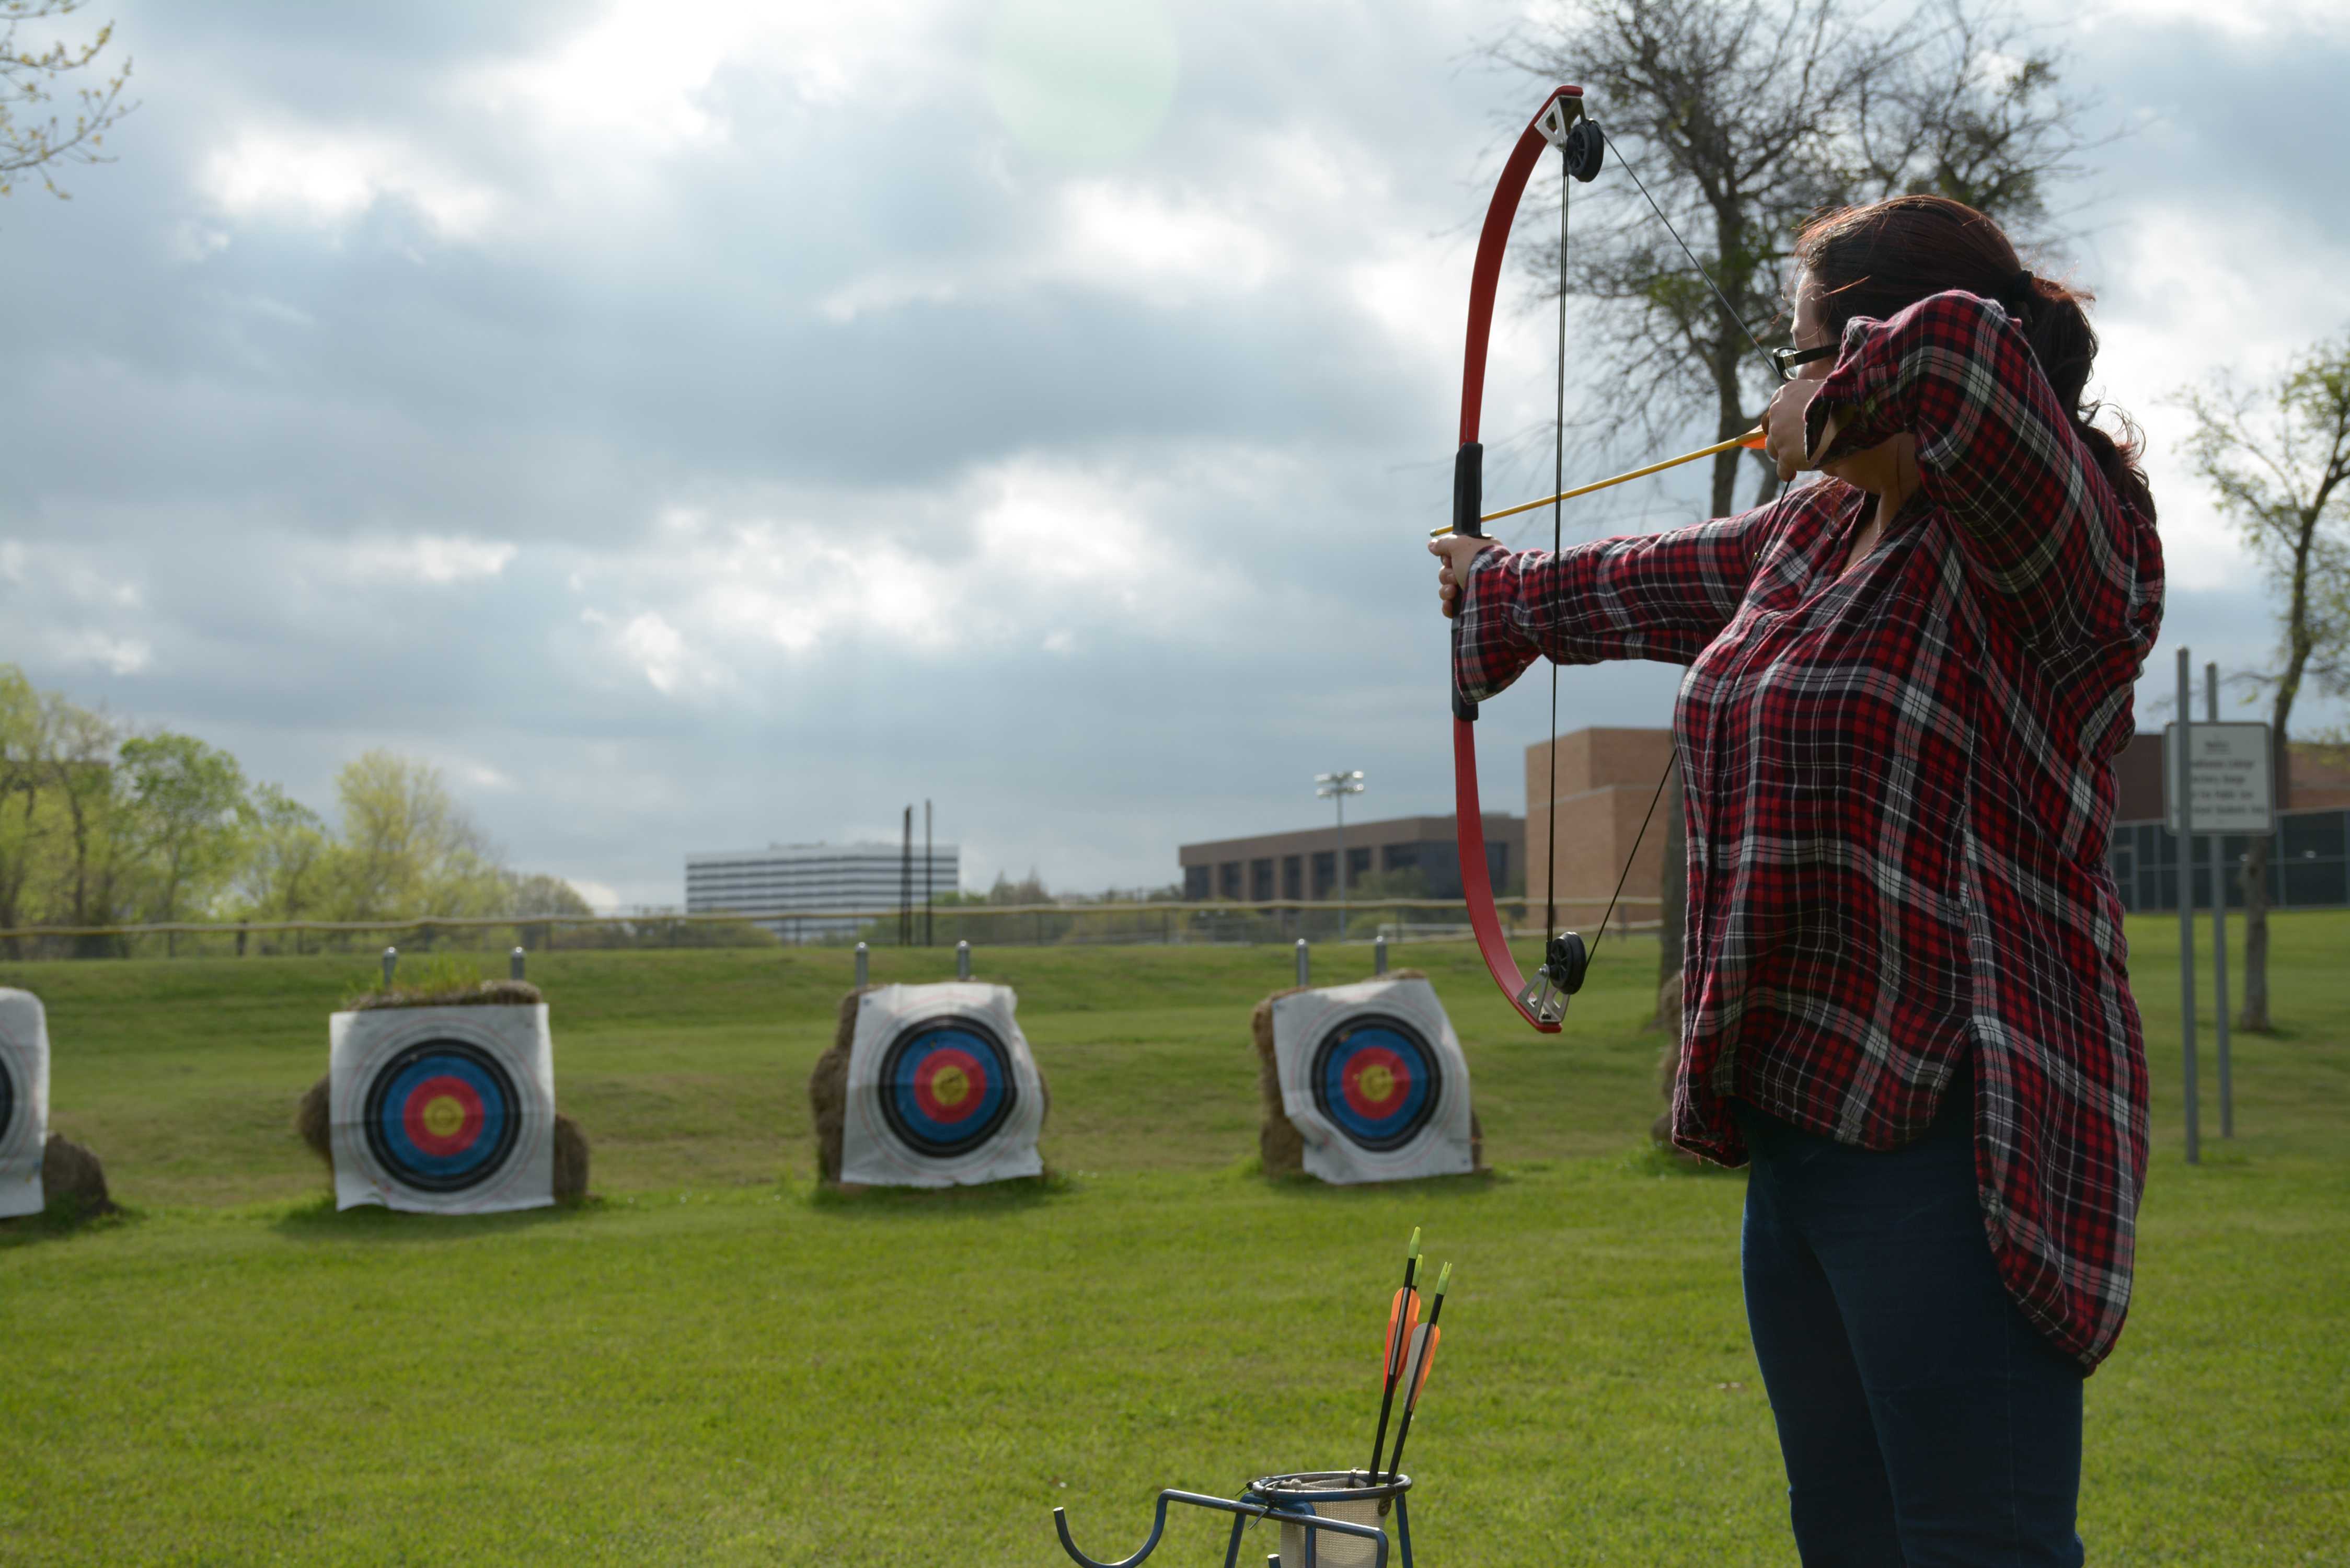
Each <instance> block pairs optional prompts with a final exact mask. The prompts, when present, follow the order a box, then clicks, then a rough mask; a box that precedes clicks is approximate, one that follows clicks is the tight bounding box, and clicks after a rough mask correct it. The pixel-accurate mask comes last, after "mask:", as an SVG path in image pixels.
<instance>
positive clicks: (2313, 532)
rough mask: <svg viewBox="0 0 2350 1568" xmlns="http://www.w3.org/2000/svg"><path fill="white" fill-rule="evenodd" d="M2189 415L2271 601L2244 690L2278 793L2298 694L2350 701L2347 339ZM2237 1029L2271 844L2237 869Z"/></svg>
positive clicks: (2224, 380)
mask: <svg viewBox="0 0 2350 1568" xmlns="http://www.w3.org/2000/svg"><path fill="white" fill-rule="evenodd" d="M2180 401H2181V402H2182V403H2183V404H2184V405H2185V406H2186V408H2187V410H2188V411H2189V413H2190V414H2191V415H2193V416H2194V420H2195V434H2194V436H2193V437H2192V438H2191V440H2190V441H2189V445H2188V452H2189V455H2190V456H2191V458H2192V459H2193V461H2194V463H2195V468H2196V472H2199V473H2200V474H2201V475H2202V476H2203V478H2204V480H2205V481H2206V482H2207V483H2210V486H2211V488H2212V489H2213V490H2215V491H2217V492H2218V493H2219V497H2220V511H2221V512H2223V513H2224V514H2227V516H2228V517H2229V518H2230V521H2232V522H2233V523H2234V524H2235V525H2236V531H2237V533H2238V535H2240V536H2241V538H2242V539H2243V541H2244V544H2245V545H2246V546H2247V547H2249V548H2250V549H2251V552H2252V554H2253V556H2255V557H2256V558H2258V560H2259V561H2260V563H2261V566H2262V570H2263V571H2265V572H2266V574H2267V576H2268V579H2269V583H2270V586H2271V587H2272V588H2273V589H2274V590H2275V592H2276V594H2277V596H2278V600H2279V603H2278V607H2277V633H2278V637H2277V641H2278V649H2277V662H2276V665H2275V667H2274V668H2273V669H2272V670H2264V671H2261V672H2259V673H2257V674H2255V675H2253V676H2252V677H2251V681H2252V683H2253V684H2254V685H2255V686H2256V687H2260V688H2265V689H2266V690H2267V691H2268V692H2269V693H2270V708H2269V737H2270V742H2271V743H2272V745H2273V746H2274V748H2275V751H2274V754H2273V766H2274V770H2275V775H2276V777H2277V779H2278V781H2279V782H2280V783H2282V781H2283V780H2284V778H2285V776H2286V774H2285V767H2286V761H2287V757H2288V755H2289V753H2287V751H2286V749H2285V737H2286V734H2287V732H2288V726H2289V725H2290V724H2291V723H2292V722H2293V703H2294V701H2296V700H2297V699H2298V698H2299V697H2300V695H2301V692H2302V689H2303V686H2305V685H2313V684H2314V685H2315V686H2316V687H2317V688H2318V689H2319V690H2321V691H2326V692H2328V693H2330V694H2333V695H2343V694H2350V333H2345V334H2344V335H2343V336H2342V337H2336V338H2334V339H2333V340H2332V341H2330V342H2324V343H2320V344H2318V345H2317V346H2315V347H2314V348H2311V349H2310V350H2309V351H2308V352H2306V353H2305V354H2303V355H2302V356H2301V357H2300V358H2298V359H2296V360H2294V361H2293V363H2292V364H2291V365H2289V366H2288V367H2286V369H2285V370H2284V372H2283V374H2282V375H2281V376H2279V377H2278V378H2277V379H2275V380H2273V381H2272V382H2269V383H2267V384H2265V385H2262V386H2257V387H2246V386H2244V385H2242V384H2241V383H2240V382H2238V381H2236V380H2234V379H2231V378H2229V377H2225V376H2222V377H2220V379H2219V380H2218V381H2217V382H2216V383H2215V384H2214V385H2213V386H2212V387H2210V388H2209V389H2195V390H2190V391H2188V392H2186V393H2183V394H2181V397H2180ZM2243 896H2244V1009H2243V1015H2242V1026H2243V1027H2244V1028H2246V1029H2266V1028H2268V1027H2269V976H2268V959H2269V920H2268V911H2269V845H2268V841H2267V840H2266V839H2261V840H2258V841H2256V842H2255V843H2254V844H2253V846H2252V849H2251V854H2250V855H2249V856H2248V857H2246V859H2245V863H2244V869H2243Z"/></svg>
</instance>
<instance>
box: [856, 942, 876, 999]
mask: <svg viewBox="0 0 2350 1568" xmlns="http://www.w3.org/2000/svg"><path fill="white" fill-rule="evenodd" d="M872 973H873V955H872V954H871V953H869V952H867V951H866V950H865V944H864V943H863V942H859V943H858V944H857V989H858V990H859V991H862V990H864V989H865V987H866V984H867V982H868V980H869V979H870V977H871V975H872Z"/></svg>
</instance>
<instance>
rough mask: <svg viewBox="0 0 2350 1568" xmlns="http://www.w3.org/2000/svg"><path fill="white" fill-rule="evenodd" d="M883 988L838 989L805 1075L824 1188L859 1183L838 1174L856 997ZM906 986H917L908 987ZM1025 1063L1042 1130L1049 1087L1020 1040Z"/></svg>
mask: <svg viewBox="0 0 2350 1568" xmlns="http://www.w3.org/2000/svg"><path fill="white" fill-rule="evenodd" d="M885 989H889V988H886V987H883V986H878V985H866V986H858V987H853V988H851V989H850V990H849V991H847V992H845V993H843V995H842V996H841V999H840V1010H839V1012H838V1013H837V1015H836V1016H835V1018H834V1021H833V1030H832V1044H830V1045H828V1046H827V1047H826V1048H825V1052H824V1054H822V1055H821V1056H818V1057H817V1058H816V1066H815V1067H814V1068H813V1069H811V1070H810V1072H809V1074H808V1090H807V1092H808V1117H809V1120H810V1122H811V1123H812V1124H813V1125H814V1127H815V1131H816V1177H817V1179H819V1180H820V1181H821V1182H823V1184H824V1185H825V1186H827V1187H830V1188H835V1189H839V1190H842V1191H856V1190H859V1189H862V1187H863V1186H864V1185H865V1184H864V1183H861V1182H847V1183H844V1182H843V1181H842V1180H841V1179H840V1171H841V1165H842V1161H843V1158H844V1148H845V1146H846V1144H847V1129H848V1114H849V1105H848V1099H849V1089H848V1081H849V1067H850V1064H851V1060H852V1058H853V1057H854V1055H855V1054H856V1047H857V1029H858V1019H859V1017H860V1015H861V1009H860V1006H859V1003H860V1000H861V999H862V998H863V997H865V996H866V995H867V994H868V993H869V992H879V991H882V990H885ZM907 989H909V990H914V989H920V988H907ZM1021 1055H1022V1058H1023V1062H1024V1067H1025V1068H1026V1069H1027V1070H1030V1071H1033V1072H1034V1073H1035V1085H1036V1094H1037V1098H1038V1101H1039V1108H1038V1114H1037V1118H1036V1130H1037V1132H1038V1133H1039V1134H1041V1133H1042V1132H1043V1130H1044V1127H1045V1122H1046V1121H1047V1120H1049V1119H1050V1117H1051V1116H1052V1111H1053V1089H1052V1085H1050V1084H1049V1083H1047V1082H1046V1081H1045V1072H1044V1069H1043V1068H1041V1067H1037V1066H1036V1065H1035V1062H1034V1060H1033V1059H1031V1058H1028V1057H1027V1054H1026V1052H1025V1049H1024V1046H1023V1049H1022V1051H1021Z"/></svg>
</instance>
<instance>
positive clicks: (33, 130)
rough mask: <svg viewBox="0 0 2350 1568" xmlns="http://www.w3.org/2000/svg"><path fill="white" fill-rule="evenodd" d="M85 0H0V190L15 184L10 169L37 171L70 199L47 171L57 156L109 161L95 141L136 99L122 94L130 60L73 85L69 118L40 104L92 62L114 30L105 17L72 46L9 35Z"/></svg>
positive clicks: (101, 139)
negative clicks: (40, 44) (36, 43)
mask: <svg viewBox="0 0 2350 1568" xmlns="http://www.w3.org/2000/svg"><path fill="white" fill-rule="evenodd" d="M84 4H85V0H0V196H5V195H7V194H8V193H9V192H11V191H12V190H14V189H15V188H16V176H17V175H19V174H22V173H25V172H26V171H38V172H39V174H40V176H41V183H42V184H43V185H44V186H46V187H47V189H48V192H49V194H51V195H52V196H56V197H57V198H58V199H59V200H61V201H62V200H70V197H69V196H68V194H67V192H65V191H63V190H61V189H59V188H58V186H57V181H56V180H55V179H54V178H53V177H52V171H53V169H54V168H55V166H56V165H57V164H59V163H110V162H112V161H113V160H112V159H110V158H107V157H105V156H103V155H101V154H100V153H99V148H101V147H103V146H104V145H105V144H106V132H107V129H108V127H109V126H111V125H113V124H114V122H115V121H116V120H119V119H121V118H122V117H123V116H124V115H126V114H129V113H130V111H131V110H132V109H136V108H137V107H138V106H137V105H136V104H128V103H124V102H123V101H122V88H123V86H124V84H125V83H127V82H129V81H130V58H129V57H124V59H123V62H122V68H121V69H120V70H119V71H117V72H116V73H115V74H114V75H113V76H112V77H110V78H100V79H99V80H97V81H95V82H93V83H92V84H91V85H89V86H86V87H77V88H73V89H72V92H73V97H74V99H75V101H76V103H77V104H78V105H79V108H78V109H77V111H76V112H75V114H74V117H73V119H72V121H71V122H70V123H68V121H67V120H66V119H65V117H64V116H63V115H62V114H59V113H57V112H56V111H55V110H52V109H48V108H47V106H48V105H49V104H51V103H53V102H54V101H55V100H56V98H57V88H58V86H59V84H60V83H61V82H62V81H63V80H64V79H65V78H68V77H74V76H76V75H77V74H78V73H79V72H82V71H87V70H88V69H89V68H90V67H91V66H93V65H94V64H96V63H97V60H98V57H99V55H100V54H101V53H103V52H104V51H105V48H106V46H107V44H108V43H109V41H110V40H111V39H112V38H113V36H114V24H113V23H111V22H109V23H108V24H107V25H106V26H102V27H100V28H99V30H98V36H96V37H94V38H92V39H90V40H89V41H88V43H86V44H81V45H78V46H76V45H72V44H68V43H65V42H63V41H62V40H60V41H58V42H57V43H53V44H51V45H50V46H49V47H47V48H46V49H36V48H34V47H30V46H27V45H24V44H20V43H18V42H17V41H16V29H17V28H18V27H20V26H23V25H24V24H26V23H27V22H40V21H46V20H47V19H49V18H51V17H57V16H70V15H72V14H73V13H74V12H76V11H78V10H80V9H81V8H82V5H84Z"/></svg>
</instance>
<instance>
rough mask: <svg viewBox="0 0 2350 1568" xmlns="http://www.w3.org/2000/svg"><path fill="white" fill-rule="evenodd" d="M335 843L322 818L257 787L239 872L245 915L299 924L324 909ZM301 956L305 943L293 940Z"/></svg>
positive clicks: (273, 789)
mask: <svg viewBox="0 0 2350 1568" xmlns="http://www.w3.org/2000/svg"><path fill="white" fill-rule="evenodd" d="M334 853H335V842H334V839H333V838H332V837H331V836H329V835H328V832H327V824H326V822H325V820H324V819H323V818H321V817H320V816H319V815H318V814H317V812H315V811H312V810H311V809H310V808H309V807H308V806H307V805H303V804H302V803H301V802H300V801H298V800H296V799H295V798H294V797H293V796H291V795H289V794H286V792H285V791H284V790H282V789H280V788H278V787H277V786H276V784H256V785H255V786H254V790H253V811H252V817H251V821H250V824H249V826H248V828H247V831H246V833H245V836H244V853H243V854H242V856H240V857H239V864H238V866H237V870H236V889H237V892H238V893H239V895H241V902H240V909H239V912H240V914H241V915H242V916H243V917H244V918H245V919H254V920H299V919H304V918H305V917H306V916H313V915H315V914H316V913H317V911H318V910H319V909H322V908H324V907H325V903H326V900H327V898H328V892H329V888H328V877H330V875H331V874H332V869H333V857H334ZM294 946H295V950H296V951H297V952H298V951H300V950H302V948H303V946H304V943H303V940H302V935H301V933H300V932H298V931H297V932H296V933H295V937H294Z"/></svg>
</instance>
